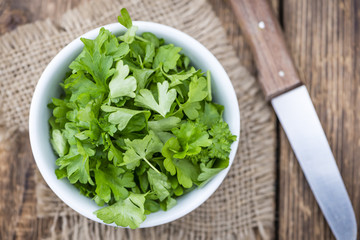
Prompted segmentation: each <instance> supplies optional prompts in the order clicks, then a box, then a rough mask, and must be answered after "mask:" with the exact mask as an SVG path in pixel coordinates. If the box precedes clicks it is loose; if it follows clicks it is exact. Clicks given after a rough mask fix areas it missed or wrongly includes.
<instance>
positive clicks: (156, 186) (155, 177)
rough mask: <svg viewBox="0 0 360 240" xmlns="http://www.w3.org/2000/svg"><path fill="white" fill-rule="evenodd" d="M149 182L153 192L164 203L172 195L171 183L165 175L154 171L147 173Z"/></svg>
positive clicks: (150, 170)
mask: <svg viewBox="0 0 360 240" xmlns="http://www.w3.org/2000/svg"><path fill="white" fill-rule="evenodd" d="M147 175H148V180H149V183H150V186H151V188H152V190H153V191H154V192H155V194H156V195H157V196H158V198H159V200H160V201H162V200H164V199H165V198H167V197H168V196H169V195H170V192H169V189H170V188H171V185H170V182H169V180H168V178H167V177H166V175H165V174H163V173H157V172H155V171H154V170H153V169H149V170H148V171H147Z"/></svg>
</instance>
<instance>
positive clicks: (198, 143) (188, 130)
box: [173, 121, 212, 158]
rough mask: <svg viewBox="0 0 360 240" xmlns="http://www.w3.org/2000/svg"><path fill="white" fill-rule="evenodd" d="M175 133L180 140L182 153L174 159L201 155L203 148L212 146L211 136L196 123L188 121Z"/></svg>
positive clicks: (178, 153)
mask: <svg viewBox="0 0 360 240" xmlns="http://www.w3.org/2000/svg"><path fill="white" fill-rule="evenodd" d="M173 133H174V134H175V136H176V138H177V139H178V141H179V143H180V146H181V148H182V151H178V152H177V153H176V154H175V155H174V157H175V158H184V157H185V156H186V155H195V154H198V153H200V151H201V147H208V146H210V145H211V144H212V141H211V140H210V139H209V134H208V133H207V132H206V131H203V129H202V128H201V127H200V126H197V125H196V124H195V123H193V122H190V121H187V122H186V123H184V124H182V125H181V127H180V129H174V130H173Z"/></svg>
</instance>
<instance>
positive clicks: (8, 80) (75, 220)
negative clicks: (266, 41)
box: [0, 0, 275, 240]
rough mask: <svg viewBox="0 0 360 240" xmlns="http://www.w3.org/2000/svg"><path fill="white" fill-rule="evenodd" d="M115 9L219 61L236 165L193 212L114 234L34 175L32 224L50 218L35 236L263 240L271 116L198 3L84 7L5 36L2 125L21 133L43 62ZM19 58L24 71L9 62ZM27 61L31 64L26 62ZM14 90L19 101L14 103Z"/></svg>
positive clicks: (268, 208) (157, 0) (269, 209)
mask: <svg viewBox="0 0 360 240" xmlns="http://www.w3.org/2000/svg"><path fill="white" fill-rule="evenodd" d="M121 7H127V8H128V9H129V12H131V14H132V16H133V18H134V19H136V20H146V21H154V22H159V23H163V24H166V25H170V26H173V27H176V28H178V29H180V30H182V31H184V32H186V33H188V34H189V35H191V36H194V37H195V38H196V39H197V40H199V41H200V42H202V43H203V44H204V45H205V46H206V47H207V48H208V49H210V50H211V51H212V52H213V54H214V55H215V56H216V57H217V58H218V59H219V60H220V62H221V63H222V65H223V66H224V68H225V70H226V71H227V73H228V75H229V76H230V79H232V83H233V85H234V88H235V89H236V93H237V97H238V100H239V105H240V110H241V138H240V146H239V150H238V153H237V157H236V160H235V161H234V164H233V166H232V168H231V170H230V172H229V174H228V176H227V177H226V179H225V181H224V182H223V184H222V185H221V187H220V188H219V189H218V191H217V192H216V193H215V194H214V195H213V196H212V197H211V198H210V199H209V200H208V201H207V202H206V203H204V204H203V205H202V206H201V207H199V208H198V209H197V210H196V211H194V212H192V213H190V214H189V215H187V216H186V217H183V218H181V219H179V220H177V221H175V222H173V223H170V224H167V225H163V226H158V227H154V228H149V229H137V230H129V229H122V228H119V229H115V228H113V227H109V226H105V225H103V224H98V223H95V222H93V221H91V220H88V219H86V218H84V217H82V216H80V215H78V214H77V213H76V212H74V211H73V210H71V209H70V208H68V207H67V206H66V205H65V204H64V203H62V202H61V200H60V199H58V198H57V197H55V196H54V194H53V193H52V191H51V190H50V189H49V188H48V187H47V186H46V184H45V183H44V181H43V180H42V178H41V176H37V182H38V184H37V188H36V191H37V200H38V201H37V214H38V217H39V219H40V220H41V219H43V220H44V221H48V219H51V227H50V229H46V230H47V233H48V234H45V235H44V236H43V238H44V239H79V240H80V239H109V240H112V239H131V240H133V239H134V240H141V239H160V240H161V239H174V240H177V239H190V240H192V239H194V240H195V239H196V240H200V239H250V240H252V239H255V231H259V233H260V235H261V236H262V237H263V239H269V238H270V236H269V233H268V231H269V230H270V229H271V228H272V227H273V222H274V179H275V176H274V172H275V171H274V169H275V167H274V164H275V145H274V139H275V136H274V133H275V131H274V125H273V124H272V122H273V121H271V118H272V113H271V111H270V110H269V107H268V105H267V103H266V102H265V101H264V100H263V96H262V94H261V93H260V89H259V86H258V85H257V83H256V81H255V79H254V78H253V77H252V76H250V75H249V73H248V72H247V71H246V70H245V69H244V68H243V67H242V66H241V65H240V63H239V60H238V59H237V57H236V55H235V51H234V49H233V47H232V46H231V45H230V44H229V43H228V42H227V41H226V39H225V37H226V33H225V31H224V29H223V27H222V26H221V23H220V21H219V19H218V18H217V17H216V16H215V14H214V12H213V11H212V9H211V6H210V5H209V4H208V3H207V2H206V1H205V0H199V1H191V0H184V1H176V0H167V1H162V0H153V1H150V0H146V1H140V0H129V1H121V0H119V1H106V0H100V1H92V2H90V3H86V4H82V5H81V6H79V7H78V8H75V9H73V10H71V11H69V12H67V13H66V14H65V15H64V16H63V17H62V18H61V20H60V21H59V22H58V23H52V22H51V21H49V20H46V21H42V22H36V23H34V24H30V25H26V26H23V27H19V28H18V29H17V30H15V31H13V32H11V33H8V34H5V35H4V36H2V37H1V38H0V59H4V61H3V62H2V63H0V72H4V73H5V81H1V82H0V95H1V96H2V97H1V99H2V101H3V105H2V106H3V112H4V115H3V116H2V117H3V118H4V122H5V124H6V126H13V127H14V128H16V129H20V130H26V129H27V127H28V107H29V103H30V99H31V95H32V92H33V89H34V87H35V84H36V79H37V78H38V77H39V74H40V73H41V72H42V70H43V68H44V67H45V66H46V64H44V63H47V62H48V61H49V60H50V59H51V58H52V57H53V56H54V55H55V54H56V52H57V51H58V50H60V49H61V48H62V47H64V45H65V44H66V43H69V42H70V41H71V40H72V39H74V38H75V37H77V36H79V35H81V34H82V33H84V32H86V31H88V30H90V29H93V28H94V27H97V26H100V25H104V24H108V23H112V22H114V20H115V16H116V15H117V14H118V10H119V9H120V8H121ZM169 13H170V14H169ZM20 36H21V37H20ZM29 48H31V50H32V51H29ZM24 54H25V57H24V58H23V60H24V63H23V64H24V65H25V68H24V66H22V65H21V66H18V65H16V64H15V65H14V64H12V63H10V62H9V61H12V59H14V57H16V56H19V55H21V56H24ZM39 55H40V56H39ZM34 59H36V60H38V62H39V63H38V64H34V63H33V62H34ZM7 61H8V62H7ZM19 69H25V70H26V71H27V72H26V74H29V73H31V74H33V75H34V76H35V78H33V79H31V81H30V80H28V81H26V82H24V80H23V78H24V76H27V75H25V73H24V74H23V75H21V74H20V76H18V75H16V74H15V75H14V71H18V70H19ZM6 74H8V75H6ZM14 80H15V81H14ZM13 82H15V84H16V86H15V85H14V83H13ZM19 83H20V85H19ZM21 83H23V85H24V86H21ZM12 84H13V85H12ZM9 85H10V86H12V87H10V88H9V87H8V86H9ZM4 86H6V87H7V88H5V87H4ZM4 89H7V90H6V91H5V90H4ZM19 91H20V92H21V93H22V95H23V97H22V98H19ZM19 102H20V103H22V105H21V104H19ZM9 133H10V132H9ZM37 175H39V173H38V172H37ZM41 236H42V235H41Z"/></svg>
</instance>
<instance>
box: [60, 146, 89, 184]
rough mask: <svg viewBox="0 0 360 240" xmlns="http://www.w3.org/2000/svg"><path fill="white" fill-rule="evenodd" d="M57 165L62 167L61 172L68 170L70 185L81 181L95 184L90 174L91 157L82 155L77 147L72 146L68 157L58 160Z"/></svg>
mask: <svg viewBox="0 0 360 240" xmlns="http://www.w3.org/2000/svg"><path fill="white" fill-rule="evenodd" d="M56 165H58V166H59V167H60V170H61V169H63V168H66V170H67V176H68V179H69V181H70V183H72V184H74V183H76V182H78V181H79V182H81V183H90V184H92V185H93V184H94V182H93V181H92V179H91V177H90V172H89V155H87V154H83V155H82V154H80V152H79V151H78V149H77V147H76V146H75V147H73V146H72V147H71V148H70V151H69V153H68V154H67V155H65V156H63V157H61V158H58V159H57V160H56Z"/></svg>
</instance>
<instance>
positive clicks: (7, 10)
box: [0, 0, 86, 34]
mask: <svg viewBox="0 0 360 240" xmlns="http://www.w3.org/2000/svg"><path fill="white" fill-rule="evenodd" d="M85 1H86V0H30V1H24V0H0V34H3V33H5V32H7V31H11V30H13V29H15V28H16V27H17V26H19V25H22V24H25V23H30V22H34V21H36V20H40V19H45V18H50V19H53V20H55V19H58V18H59V17H60V16H61V15H62V14H63V13H64V12H66V11H67V10H69V9H71V8H74V7H76V6H78V5H79V4H80V3H81V2H85Z"/></svg>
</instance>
